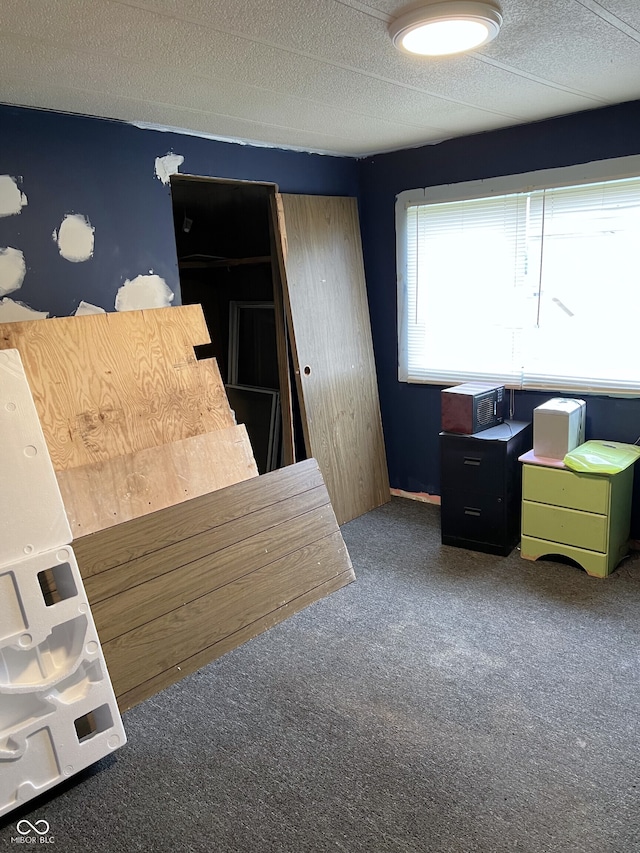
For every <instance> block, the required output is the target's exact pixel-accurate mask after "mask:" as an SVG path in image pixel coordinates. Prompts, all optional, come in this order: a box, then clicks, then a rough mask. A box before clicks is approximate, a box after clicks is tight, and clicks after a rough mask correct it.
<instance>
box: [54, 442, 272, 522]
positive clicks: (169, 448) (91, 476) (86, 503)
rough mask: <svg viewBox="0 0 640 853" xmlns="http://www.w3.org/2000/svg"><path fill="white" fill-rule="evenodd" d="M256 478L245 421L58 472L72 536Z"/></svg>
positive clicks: (256, 470)
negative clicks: (238, 424) (237, 424)
mask: <svg viewBox="0 0 640 853" xmlns="http://www.w3.org/2000/svg"><path fill="white" fill-rule="evenodd" d="M257 476H258V469H257V466H256V462H255V459H254V457H253V451H252V450H251V443H250V442H249V437H248V435H247V431H246V428H245V427H244V425H241V426H231V427H225V428H224V429H219V430H215V431H214V432H209V433H204V434H203V435H196V436H193V437H192V438H185V439H182V440H181V441H174V442H172V443H171V444H162V445H160V446H159V447H152V448H148V449H146V450H140V451H138V452H137V453H127V454H125V455H123V456H118V457H116V458H115V459H107V460H105V461H104V462H94V463H93V464H91V465H83V466H81V467H79V468H71V469H70V470H68V471H59V472H58V475H57V477H58V483H59V485H60V491H61V492H62V497H63V500H64V505H65V508H66V511H67V516H68V518H69V522H70V524H71V529H72V531H73V535H74V537H81V536H86V535H88V534H90V533H95V532H96V531H98V530H104V529H106V528H108V527H113V526H114V525H116V524H120V523H121V522H124V521H130V520H131V519H134V518H140V517H141V516H143V515H148V514H149V513H152V512H155V511H157V510H159V509H164V508H165V507H168V506H173V505H175V504H179V503H182V502H184V501H187V500H190V499H191V498H194V497H199V496H200V495H204V494H208V493H209V492H213V491H215V490H217V489H222V488H224V487H225V486H230V485H232V484H233V483H239V482H241V481H243V480H248V479H249V478H251V477H257Z"/></svg>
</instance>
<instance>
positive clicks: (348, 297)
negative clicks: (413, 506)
mask: <svg viewBox="0 0 640 853" xmlns="http://www.w3.org/2000/svg"><path fill="white" fill-rule="evenodd" d="M277 202H278V224H279V230H280V235H281V240H282V251H283V257H284V268H285V281H284V290H285V301H286V308H287V314H288V321H289V330H290V335H291V341H292V352H293V358H294V366H295V369H296V378H297V381H298V389H299V396H300V403H301V410H302V414H303V428H304V432H305V440H306V443H307V450H308V452H309V454H310V455H312V456H314V457H315V458H316V459H317V460H318V464H319V465H320V470H321V471H322V474H323V476H324V479H325V482H326V485H327V488H328V490H329V494H330V495H331V501H332V503H333V507H334V510H335V512H336V516H337V518H338V522H339V523H340V524H342V523H344V522H346V521H349V520H350V519H352V518H355V517H356V516H358V515H362V514H363V513H364V512H367V511H368V510H370V509H373V508H374V507H376V506H379V505H380V504H382V503H385V502H386V501H388V500H389V480H388V474H387V465H386V457H385V449H384V441H383V435H382V421H381V417H380V406H379V401H378V387H377V378H376V369H375V363H374V356H373V345H372V340H371V327H370V320H369V309H368V303H367V294H366V285H365V278H364V265H363V259H362V247H361V240H360V229H359V223H358V214H357V207H356V201H355V199H352V198H337V197H327V196H304V195H282V196H279V197H277Z"/></svg>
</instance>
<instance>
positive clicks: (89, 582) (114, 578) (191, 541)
mask: <svg viewBox="0 0 640 853" xmlns="http://www.w3.org/2000/svg"><path fill="white" fill-rule="evenodd" d="M318 508H324V509H325V510H327V511H328V512H329V513H330V514H331V516H333V512H332V510H331V507H330V505H329V495H328V494H327V490H326V488H325V486H317V487H316V488H315V489H310V490H308V491H305V492H303V493H302V494H300V495H294V496H291V497H289V498H286V499H285V500H283V501H279V502H278V503H276V504H274V505H273V506H269V507H265V508H264V509H261V510H256V511H255V512H253V513H249V514H247V515H246V516H244V517H241V518H240V519H233V520H232V521H228V522H226V523H225V524H221V525H218V526H216V527H213V528H211V529H209V530H205V531H204V532H203V533H198V534H196V535H195V536H190V537H188V538H186V539H182V540H180V541H179V542H173V543H172V544H171V545H167V546H166V547H165V548H162V549H160V550H159V551H153V552H151V553H149V554H144V555H142V556H140V557H136V558H134V559H133V560H130V561H129V562H127V563H123V564H121V565H119V566H115V567H114V568H111V569H108V570H107V571H104V572H100V573H99V574H97V575H92V576H91V577H87V578H86V579H85V589H86V591H87V596H88V598H89V601H90V602H91V606H93V605H94V604H96V603H97V602H99V601H103V600H104V599H108V598H110V597H111V596H113V595H116V594H117V593H118V592H121V591H123V590H129V589H132V588H133V587H137V586H139V585H140V584H143V585H145V587H146V584H147V582H148V581H150V580H153V579H154V578H157V577H159V576H160V575H165V574H167V573H168V572H171V571H173V570H174V569H176V568H179V567H180V566H186V565H187V564H191V565H193V564H194V563H198V564H200V562H201V561H204V562H205V563H206V562H207V560H209V559H211V555H212V554H215V553H217V552H219V551H222V550H223V549H225V548H229V547H230V546H233V545H236V544H237V543H240V544H242V543H243V542H244V541H245V539H247V538H248V537H251V536H254V535H255V534H256V533H261V532H262V531H264V530H269V528H274V527H276V526H277V525H281V524H283V523H284V522H286V521H287V520H289V519H297V518H298V517H299V516H302V515H304V514H305V513H308V512H310V511H312V510H314V509H318ZM171 514H172V513H171V511H169V512H166V513H163V518H162V523H163V524H165V523H166V524H171V520H170V519H171ZM159 521H160V519H159ZM336 529H337V525H336ZM168 582H169V581H167V583H168Z"/></svg>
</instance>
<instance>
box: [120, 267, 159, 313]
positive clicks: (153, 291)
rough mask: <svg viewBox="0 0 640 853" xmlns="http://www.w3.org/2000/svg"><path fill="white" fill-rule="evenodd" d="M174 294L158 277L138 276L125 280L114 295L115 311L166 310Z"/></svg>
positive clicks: (150, 274)
mask: <svg viewBox="0 0 640 853" xmlns="http://www.w3.org/2000/svg"><path fill="white" fill-rule="evenodd" d="M173 297H174V293H173V291H172V290H170V289H169V286H168V284H167V283H166V281H165V280H164V279H163V278H160V276H159V275H153V273H152V271H151V270H149V275H138V276H136V277H135V278H134V279H133V281H129V279H127V280H126V281H125V283H124V284H123V285H122V287H121V288H120V289H119V290H118V293H117V294H116V305H115V307H116V311H140V310H143V309H145V308H168V307H169V306H170V305H171V303H172V302H173Z"/></svg>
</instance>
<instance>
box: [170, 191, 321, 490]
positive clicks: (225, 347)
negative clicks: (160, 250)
mask: <svg viewBox="0 0 640 853" xmlns="http://www.w3.org/2000/svg"><path fill="white" fill-rule="evenodd" d="M275 192H276V187H275V185H273V184H259V183H252V182H245V181H226V180H222V179H220V180H218V179H211V178H198V177H192V176H182V175H174V176H172V178H171V195H172V206H173V219H174V232H175V239H176V249H177V255H178V270H179V277H180V290H181V293H182V302H183V303H184V304H200V305H201V306H202V310H203V313H204V317H205V320H206V323H207V327H208V329H209V335H210V337H211V344H209V345H206V346H204V347H198V348H197V349H198V352H197V356H198V358H212V357H214V358H216V359H217V362H218V367H219V369H220V373H221V376H222V380H223V382H224V384H225V387H226V390H227V396H228V398H229V403H230V405H231V408H232V409H233V410H234V411H235V414H236V421H237V422H238V423H244V424H245V426H246V428H247V432H248V434H249V439H250V441H251V445H252V447H253V451H254V456H255V458H256V463H257V465H258V471H259V472H260V473H261V474H264V473H266V472H267V471H270V470H273V468H279V467H282V466H283V465H285V464H290V463H292V462H294V461H299V460H300V459H304V458H306V454H305V453H304V450H303V448H304V440H303V437H302V425H301V420H300V413H299V406H298V403H297V395H296V393H295V382H294V381H293V379H292V366H291V360H290V355H289V347H288V342H287V334H286V324H285V318H284V308H283V296H282V294H283V288H282V281H281V278H280V275H281V273H280V264H279V261H278V254H277V246H276V241H275V232H274V224H273V223H274V217H273V210H274V208H273V200H274V197H275ZM283 414H284V417H283ZM294 448H295V449H294Z"/></svg>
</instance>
